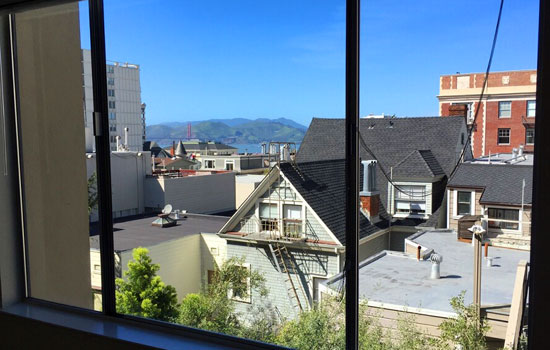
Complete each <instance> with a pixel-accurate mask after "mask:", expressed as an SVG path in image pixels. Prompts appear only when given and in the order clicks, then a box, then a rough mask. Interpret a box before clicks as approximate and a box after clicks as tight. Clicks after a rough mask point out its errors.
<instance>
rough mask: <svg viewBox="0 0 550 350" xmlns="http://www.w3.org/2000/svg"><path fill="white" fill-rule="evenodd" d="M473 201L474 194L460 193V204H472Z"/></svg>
mask: <svg viewBox="0 0 550 350" xmlns="http://www.w3.org/2000/svg"><path fill="white" fill-rule="evenodd" d="M471 200H472V194H471V193H470V192H461V191H459V192H458V202H459V203H466V204H470V201H471Z"/></svg>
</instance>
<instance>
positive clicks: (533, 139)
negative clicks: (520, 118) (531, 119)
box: [525, 128, 535, 145]
mask: <svg viewBox="0 0 550 350" xmlns="http://www.w3.org/2000/svg"><path fill="white" fill-rule="evenodd" d="M530 133H532V135H529V134H530ZM529 139H531V142H529V141H528V140H529ZM525 144H526V145H534V144H535V128H525Z"/></svg>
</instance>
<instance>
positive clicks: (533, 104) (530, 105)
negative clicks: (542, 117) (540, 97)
mask: <svg viewBox="0 0 550 350" xmlns="http://www.w3.org/2000/svg"><path fill="white" fill-rule="evenodd" d="M536 109H537V101H527V116H528V117H534V116H535V114H536Z"/></svg>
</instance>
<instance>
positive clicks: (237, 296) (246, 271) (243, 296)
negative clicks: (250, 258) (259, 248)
mask: <svg viewBox="0 0 550 350" xmlns="http://www.w3.org/2000/svg"><path fill="white" fill-rule="evenodd" d="M235 268H236V269H239V270H241V271H239V273H237V274H236V275H242V276H246V277H245V278H244V279H243V280H241V281H231V282H230V283H231V285H232V287H234V286H235V284H238V285H239V286H240V287H239V288H230V289H229V293H228V294H229V297H230V298H231V299H233V300H235V301H240V302H244V303H250V302H251V301H252V298H251V288H250V264H243V265H242V266H236V267H235ZM240 272H243V273H240ZM243 287H244V288H243Z"/></svg>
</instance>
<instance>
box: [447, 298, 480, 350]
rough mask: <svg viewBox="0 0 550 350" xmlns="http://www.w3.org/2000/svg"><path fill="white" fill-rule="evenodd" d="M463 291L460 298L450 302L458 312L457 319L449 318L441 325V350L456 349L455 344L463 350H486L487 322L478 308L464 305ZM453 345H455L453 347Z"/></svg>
mask: <svg viewBox="0 0 550 350" xmlns="http://www.w3.org/2000/svg"><path fill="white" fill-rule="evenodd" d="M465 293H466V292H465V291H462V292H461V293H460V294H459V295H458V296H456V297H454V298H452V299H451V300H450V303H451V307H452V308H453V310H454V311H455V312H456V314H457V317H456V318H449V319H447V320H445V321H443V322H442V323H441V325H440V326H439V329H440V330H441V336H440V338H441V343H442V344H441V345H440V348H441V349H446V348H448V349H454V344H456V345H460V346H461V348H462V349H468V350H486V349H487V344H486V342H485V336H486V335H487V332H488V331H489V325H488V323H487V320H486V319H484V318H480V317H479V316H480V315H479V311H478V310H477V308H476V306H475V305H473V304H471V305H469V306H466V305H465V304H464V294H465ZM451 344H453V345H451Z"/></svg>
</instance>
